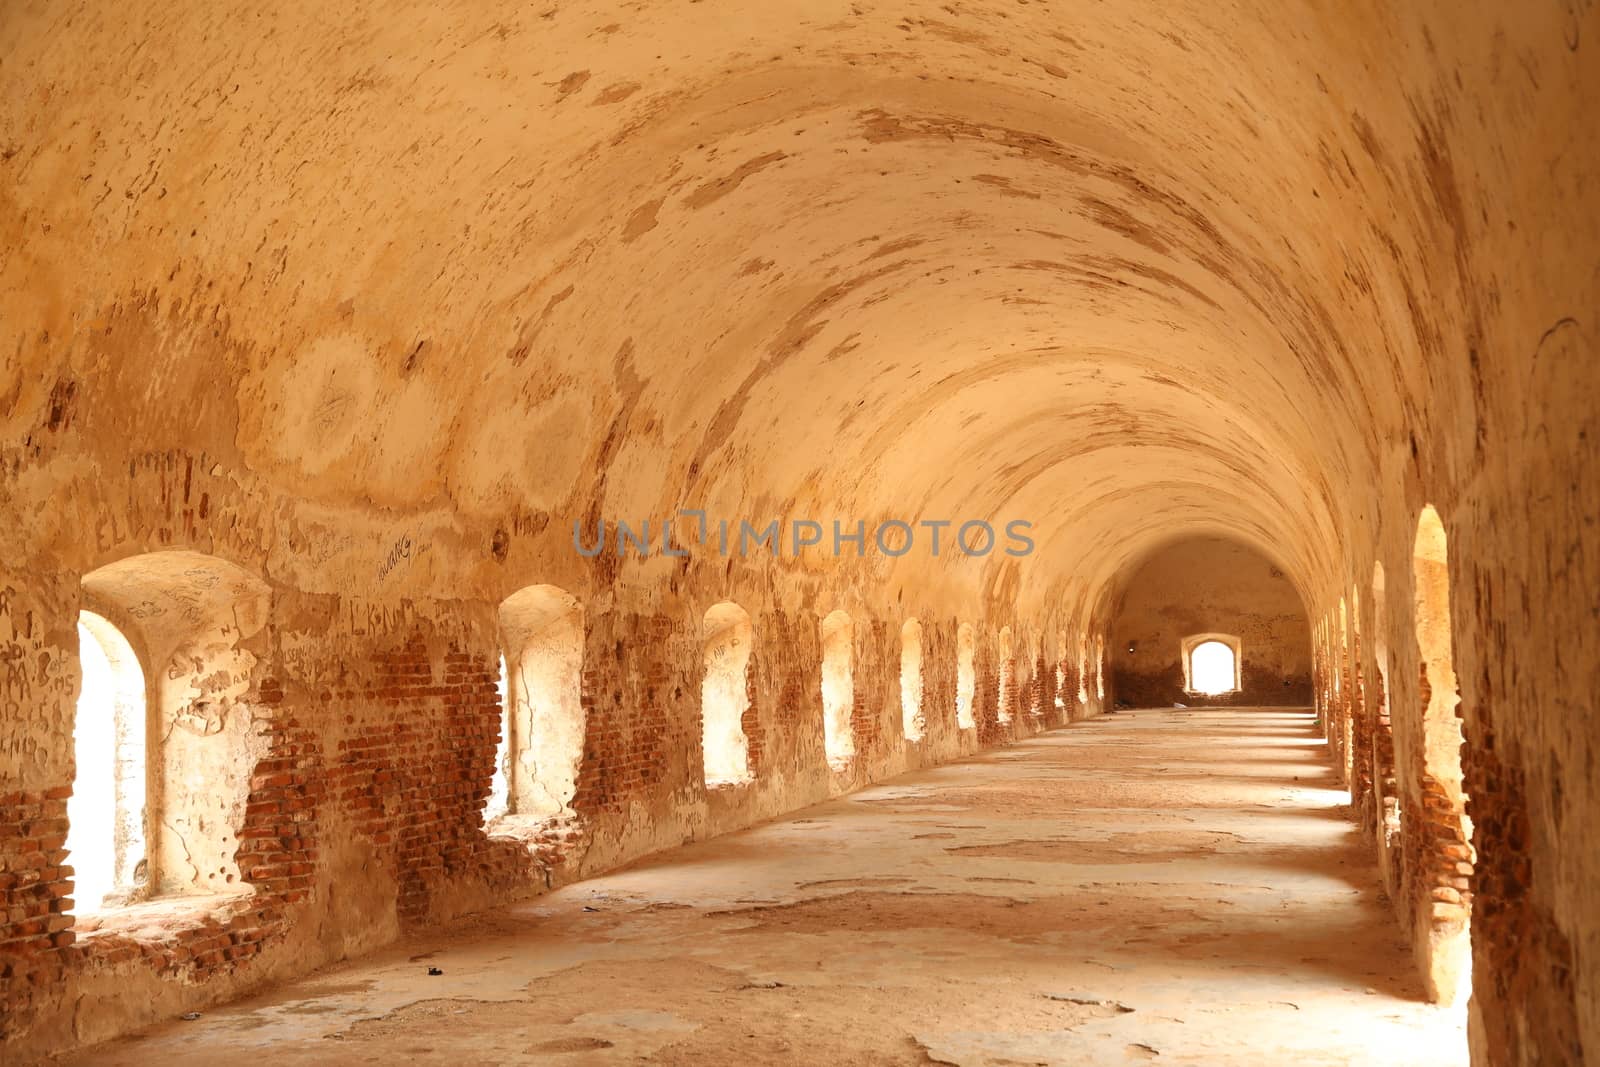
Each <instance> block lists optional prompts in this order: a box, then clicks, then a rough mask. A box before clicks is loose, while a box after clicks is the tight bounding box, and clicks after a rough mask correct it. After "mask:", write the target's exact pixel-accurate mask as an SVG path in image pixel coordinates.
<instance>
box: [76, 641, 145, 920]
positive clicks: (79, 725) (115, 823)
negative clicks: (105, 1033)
mask: <svg viewBox="0 0 1600 1067" xmlns="http://www.w3.org/2000/svg"><path fill="white" fill-rule="evenodd" d="M78 664H79V668H80V670H81V671H82V688H81V689H80V690H79V692H78V708H77V714H76V716H75V721H74V723H73V731H72V735H73V745H72V747H73V756H74V759H75V761H76V763H77V772H76V774H75V775H74V776H73V779H72V796H71V797H70V798H69V799H68V800H67V826H68V830H67V845H66V847H67V851H68V852H69V853H70V857H69V859H68V862H69V863H70V864H71V865H72V868H73V872H74V873H73V881H74V885H73V894H72V896H73V902H74V910H75V911H76V912H78V913H80V914H84V913H89V912H94V911H98V910H100V909H101V908H102V907H104V906H106V905H113V904H121V903H126V902H128V901H129V900H130V899H133V898H134V897H135V896H136V895H137V894H138V892H139V890H140V889H141V888H142V886H143V883H144V882H145V880H146V879H145V773H146V772H145V767H146V764H145V717H144V706H145V705H144V672H143V671H141V670H140V669H139V660H138V658H137V657H136V656H135V655H134V652H133V648H132V646H130V645H129V644H128V639H127V638H126V637H124V636H123V635H122V631H120V630H118V629H117V628H116V627H115V626H113V625H112V624H111V623H110V622H109V621H107V620H106V619H104V618H102V617H101V616H99V615H96V614H94V613H92V612H88V611H85V612H82V613H80V614H79V616H78Z"/></svg>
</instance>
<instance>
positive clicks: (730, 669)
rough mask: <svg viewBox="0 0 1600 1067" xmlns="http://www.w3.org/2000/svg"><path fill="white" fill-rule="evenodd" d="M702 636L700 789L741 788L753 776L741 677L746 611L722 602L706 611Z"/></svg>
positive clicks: (745, 661) (746, 659) (748, 636)
mask: <svg viewBox="0 0 1600 1067" xmlns="http://www.w3.org/2000/svg"><path fill="white" fill-rule="evenodd" d="M704 632H705V677H704V680H703V681H702V682H701V686H700V716H701V729H702V733H703V742H704V751H705V777H706V785H708V786H719V785H742V784H744V783H746V782H749V781H750V780H751V779H752V778H753V777H754V776H753V775H752V774H751V773H750V741H749V739H748V738H747V737H746V736H745V733H744V713H745V711H746V710H747V709H748V708H749V707H750V694H749V691H748V684H749V683H748V678H747V674H748V670H749V667H750V643H751V641H752V640H753V638H754V634H755V627H754V626H752V625H751V622H750V614H749V612H747V611H745V610H744V609H743V608H741V607H740V606H739V605H737V604H735V603H732V602H731V601H723V602H722V603H720V604H716V605H714V606H713V607H712V608H711V610H710V611H708V612H706V616H705V626H704Z"/></svg>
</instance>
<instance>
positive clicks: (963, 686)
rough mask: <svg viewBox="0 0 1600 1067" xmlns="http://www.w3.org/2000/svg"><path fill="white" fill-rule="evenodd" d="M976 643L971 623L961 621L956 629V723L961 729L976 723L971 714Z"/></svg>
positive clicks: (975, 677)
mask: <svg viewBox="0 0 1600 1067" xmlns="http://www.w3.org/2000/svg"><path fill="white" fill-rule="evenodd" d="M977 645H978V641H977V633H976V631H974V630H973V628H972V624H971V623H970V622H964V623H962V624H961V626H960V628H959V629H957V630H956V725H957V726H958V727H960V728H961V729H963V730H970V729H972V728H973V727H975V726H977V725H978V723H977V720H976V719H975V718H973V715H972V699H973V696H974V694H975V693H976V692H977V689H978V673H977V671H976V670H974V669H973V659H974V658H975V656H976V653H977Z"/></svg>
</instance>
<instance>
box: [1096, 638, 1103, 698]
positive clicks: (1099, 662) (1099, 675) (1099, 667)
mask: <svg viewBox="0 0 1600 1067" xmlns="http://www.w3.org/2000/svg"><path fill="white" fill-rule="evenodd" d="M1094 695H1095V697H1096V698H1097V699H1098V700H1100V701H1102V702H1103V701H1104V700H1105V698H1106V637H1105V634H1101V635H1100V636H1099V637H1096V638H1095V639H1094Z"/></svg>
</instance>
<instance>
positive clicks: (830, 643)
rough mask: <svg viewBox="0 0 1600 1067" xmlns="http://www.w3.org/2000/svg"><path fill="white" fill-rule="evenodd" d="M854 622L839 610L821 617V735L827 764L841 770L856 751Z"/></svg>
mask: <svg viewBox="0 0 1600 1067" xmlns="http://www.w3.org/2000/svg"><path fill="white" fill-rule="evenodd" d="M855 633H856V628H855V624H854V623H853V622H851V621H850V616H849V614H847V613H846V612H843V611H835V612H833V613H832V614H830V615H829V616H828V617H827V618H825V619H823V620H822V739H823V747H824V750H825V754H826V756H827V759H828V764H829V766H831V767H833V768H834V769H835V770H843V769H844V768H845V767H846V766H847V765H848V764H849V763H850V759H851V757H853V756H854V755H855V754H856V745H855V738H854V736H853V735H852V734H851V732H850V715H851V713H852V712H853V711H855V705H856V692H855V682H854V681H853V680H852V678H851V674H850V659H851V654H852V652H854V650H855Z"/></svg>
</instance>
